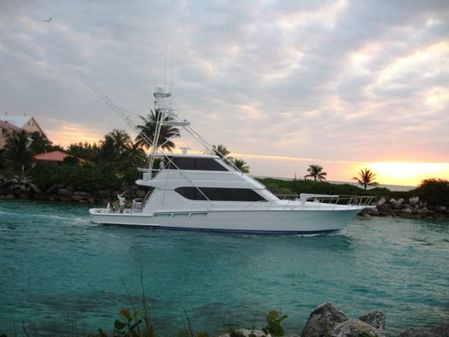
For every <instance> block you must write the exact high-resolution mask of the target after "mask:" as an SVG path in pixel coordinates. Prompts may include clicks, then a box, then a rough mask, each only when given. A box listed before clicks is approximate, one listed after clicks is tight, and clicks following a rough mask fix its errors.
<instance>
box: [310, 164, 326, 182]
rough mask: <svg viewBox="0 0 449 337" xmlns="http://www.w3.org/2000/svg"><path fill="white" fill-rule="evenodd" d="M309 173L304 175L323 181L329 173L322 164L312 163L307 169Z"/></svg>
mask: <svg viewBox="0 0 449 337" xmlns="http://www.w3.org/2000/svg"><path fill="white" fill-rule="evenodd" d="M307 172H309V173H308V174H306V175H305V176H304V178H305V179H307V178H309V177H310V178H313V180H314V181H317V180H319V181H322V180H326V175H327V173H326V172H324V171H323V168H322V167H321V166H320V165H310V166H309V168H308V169H307Z"/></svg>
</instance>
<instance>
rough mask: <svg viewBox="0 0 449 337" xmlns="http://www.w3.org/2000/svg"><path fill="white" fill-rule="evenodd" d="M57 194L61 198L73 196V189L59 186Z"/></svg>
mask: <svg viewBox="0 0 449 337" xmlns="http://www.w3.org/2000/svg"><path fill="white" fill-rule="evenodd" d="M57 194H58V196H59V198H72V191H70V190H69V189H67V188H59V189H58V191H57Z"/></svg>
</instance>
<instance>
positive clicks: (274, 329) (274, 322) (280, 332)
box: [262, 310, 288, 337]
mask: <svg viewBox="0 0 449 337" xmlns="http://www.w3.org/2000/svg"><path fill="white" fill-rule="evenodd" d="M287 317H288V316H287V315H283V316H281V314H280V313H279V312H277V311H276V310H271V311H270V312H269V313H268V314H266V315H265V321H266V323H267V325H266V326H265V327H264V328H263V329H262V330H263V332H265V333H266V334H270V335H271V336H274V337H281V336H284V329H283V328H282V325H281V323H282V321H283V320H284V319H286V318H287Z"/></svg>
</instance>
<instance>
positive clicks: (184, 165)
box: [165, 157, 228, 171]
mask: <svg viewBox="0 0 449 337" xmlns="http://www.w3.org/2000/svg"><path fill="white" fill-rule="evenodd" d="M170 159H171V162H170V161H168V160H167V163H166V166H165V167H166V168H167V169H172V170H175V169H177V168H179V169H181V170H199V171H228V169H227V168H226V167H224V166H222V165H221V164H220V163H218V162H217V161H216V160H214V159H213V158H191V157H171V158H170Z"/></svg>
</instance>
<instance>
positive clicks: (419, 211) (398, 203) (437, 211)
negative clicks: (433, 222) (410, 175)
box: [360, 196, 449, 219]
mask: <svg viewBox="0 0 449 337" xmlns="http://www.w3.org/2000/svg"><path fill="white" fill-rule="evenodd" d="M374 206H375V207H372V208H365V209H364V210H363V211H362V212H361V213H360V216H361V217H370V216H395V217H401V218H411V219H449V209H448V208H447V207H445V206H435V207H434V209H430V208H429V207H428V206H427V203H426V202H423V201H420V200H419V197H417V196H415V197H410V198H408V199H404V198H400V199H394V198H391V199H389V200H387V199H386V198H384V197H382V198H380V199H379V200H378V201H377V203H376V204H375V205H374Z"/></svg>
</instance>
